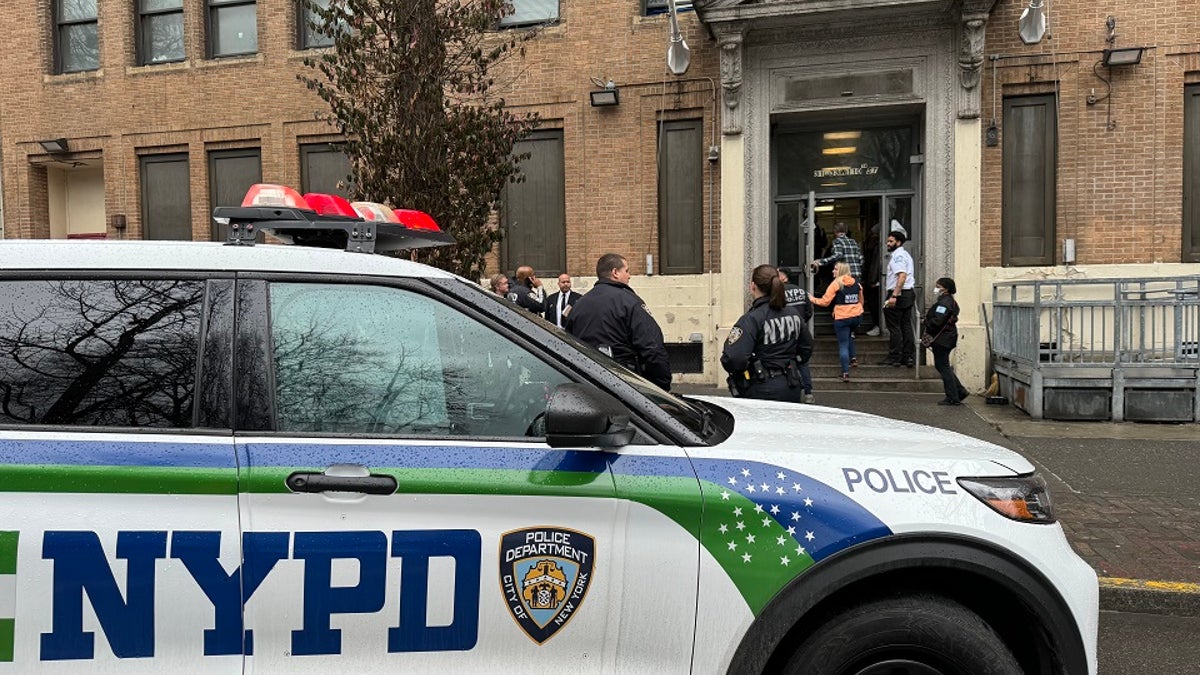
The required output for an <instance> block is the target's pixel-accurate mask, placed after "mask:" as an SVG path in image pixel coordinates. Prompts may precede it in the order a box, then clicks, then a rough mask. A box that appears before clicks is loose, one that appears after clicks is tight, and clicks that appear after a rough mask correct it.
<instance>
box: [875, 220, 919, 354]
mask: <svg viewBox="0 0 1200 675" xmlns="http://www.w3.org/2000/svg"><path fill="white" fill-rule="evenodd" d="M907 240H908V237H906V236H905V235H904V233H903V232H901V231H899V230H895V231H893V232H892V233H891V234H889V235H888V238H887V249H888V252H890V253H891V257H890V258H888V266H887V286H886V288H887V290H888V299H887V302H886V303H885V304H884V306H883V317H884V319H885V320H887V329H888V332H889V333H890V334H891V335H890V336H889V339H888V357H887V359H885V360H884V361H883V362H882V363H881V364H880V365H891V366H896V367H901V366H905V367H908V368H912V367H913V366H914V365H916V360H915V359H916V354H915V350H916V343H915V341H914V340H913V325H912V321H913V316H912V313H913V305H914V304H915V303H916V293H915V292H914V291H913V285H914V284H915V283H916V281H917V280H916V278H915V277H914V275H913V259H912V256H911V255H909V254H908V251H905V250H904V242H905V241H907Z"/></svg>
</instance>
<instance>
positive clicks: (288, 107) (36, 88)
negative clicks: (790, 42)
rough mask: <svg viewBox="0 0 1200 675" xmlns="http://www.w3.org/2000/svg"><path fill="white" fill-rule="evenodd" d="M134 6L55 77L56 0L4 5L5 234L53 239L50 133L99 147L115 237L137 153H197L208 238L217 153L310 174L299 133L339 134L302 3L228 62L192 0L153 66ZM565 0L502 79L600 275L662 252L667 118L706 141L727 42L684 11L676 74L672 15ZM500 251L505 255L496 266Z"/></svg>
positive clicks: (268, 17)
mask: <svg viewBox="0 0 1200 675" xmlns="http://www.w3.org/2000/svg"><path fill="white" fill-rule="evenodd" d="M135 5H136V3H135V2H133V1H132V0H130V1H128V2H115V1H113V2H110V1H107V0H103V1H101V2H99V3H98V6H99V13H100V14H99V24H98V25H99V32H100V50H101V56H100V63H101V69H100V70H98V71H94V72H88V73H74V74H66V75H54V74H52V73H53V47H52V45H53V39H52V38H53V30H54V27H53V23H52V9H51V2H50V0H5V2H3V3H0V29H2V30H3V34H4V35H5V36H6V42H5V49H4V51H3V55H0V65H2V66H3V69H4V72H5V73H6V74H7V78H6V79H7V82H8V87H7V88H6V90H7V95H5V96H4V97H2V98H0V138H2V144H3V147H2V149H0V150H2V155H0V156H2V157H3V179H4V197H5V198H4V205H5V226H6V227H5V232H6V236H10V237H14V236H16V237H31V236H48V232H49V230H48V227H47V225H46V221H47V214H46V207H45V202H46V198H45V193H46V182H45V170H44V168H39V167H40V166H42V165H43V164H44V163H45V162H47V161H50V160H51V158H50V157H48V156H47V155H46V154H45V153H44V152H43V151H42V150H41V148H40V147H39V146H38V145H37V141H38V140H44V139H49V138H59V137H66V138H68V139H70V143H71V149H72V151H78V152H81V153H86V154H87V155H88V156H89V157H98V158H99V159H101V160H102V162H103V167H104V184H105V208H106V211H107V214H106V218H105V220H106V222H110V223H111V218H110V217H109V216H111V215H114V214H124V215H125V216H126V218H127V223H128V226H127V229H126V230H125V231H124V233H117V232H115V231H112V232H110V236H119V235H121V236H125V237H127V238H139V237H141V236H142V231H143V226H142V223H141V217H140V198H141V196H140V194H139V180H138V158H139V156H141V155H144V154H149V153H159V152H187V153H188V155H189V165H190V175H191V186H190V188H191V204H192V225H193V228H192V229H193V235H194V236H195V238H197V239H207V238H208V236H209V231H210V218H209V215H210V213H211V204H210V203H209V186H208V175H207V174H208V159H207V154H208V152H209V151H210V150H216V149H226V148H235V147H260V148H261V156H262V175H263V180H264V181H268V182H279V183H284V184H291V185H298V184H299V182H300V166H299V153H298V150H297V146H298V144H299V143H303V142H314V141H322V140H330V138H331V137H330V136H329V134H330V132H331V129H330V127H328V126H327V125H325V124H324V123H321V122H317V121H315V119H314V117H315V114H316V113H317V112H319V111H324V110H325V109H326V106H325V104H324V103H323V102H322V101H321V100H320V99H319V98H318V97H317V96H316V95H314V94H312V93H310V92H308V91H307V90H306V89H305V87H304V85H303V84H302V83H301V82H299V81H297V79H296V76H297V75H298V74H300V73H304V72H310V71H309V70H308V69H307V68H305V67H304V66H303V64H302V59H303V57H304V55H305V52H300V51H297V50H296V49H295V45H296V37H295V30H296V25H297V21H296V14H295V12H296V6H295V0H259V2H258V49H259V51H258V53H257V54H254V55H250V56H245V57H234V58H226V59H207V58H205V56H206V43H205V11H206V10H205V7H206V3H205V1H204V0H184V33H185V51H186V60H185V61H183V62H180V63H169V64H160V65H152V66H138V65H137V49H136V44H135V37H134V23H135V21H136V14H135V10H134V7H135ZM560 11H561V20H560V21H559V22H558V23H557V24H556V25H553V26H549V27H547V28H545V29H544V31H543V32H542V34H541V35H539V36H538V37H537V38H536V39H534V40H533V41H532V42H529V43H527V45H526V52H527V53H526V56H525V58H523V59H513V60H511V61H509V62H508V63H507V64H505V66H504V67H502V68H500V69H499V70H498V72H497V73H496V76H497V77H496V79H497V82H499V83H500V85H501V86H502V87H503V88H504V96H505V97H506V100H507V101H508V103H509V104H510V105H512V106H513V107H514V108H516V109H518V110H536V111H537V112H539V113H540V114H541V115H542V117H543V118H544V119H545V120H546V124H547V126H550V127H560V128H562V129H563V133H564V152H565V155H566V157H565V160H566V173H567V176H566V201H567V248H568V250H567V261H568V269H569V270H570V271H571V272H572V273H575V274H587V273H590V271H592V270H594V266H595V260H596V257H597V256H598V255H600V254H601V253H603V252H605V251H609V250H616V251H621V252H623V253H626V254H627V255H628V256H629V258H630V262H631V265H632V266H633V267H634V271H635V272H639V271H642V269H643V268H644V266H645V254H646V253H654V254H656V257H657V253H658V251H657V246H658V239H657V220H658V216H657V173H656V167H655V162H656V158H655V148H656V137H657V136H656V134H657V132H656V122H657V121H658V120H659V119H686V118H702V119H703V120H704V124H705V149H707V145H708V144H710V143H712V142H713V141H712V138H713V134H712V132H713V113H714V101H715V99H714V95H716V96H717V97H718V98H719V77H718V74H717V62H716V57H717V51H716V47H715V44H714V43H713V42H712V40H711V39H709V38H708V37H707V33H706V32H705V31H704V30H703V29H702V27H701V26H700V25H699V21H698V20H697V19H696V17H695V14H694V13H691V12H686V13H684V14H683V15H682V24H683V27H684V30H685V33H686V38H687V40H688V43H689V45H691V46H692V48H693V62H692V67H691V70H690V71H689V73H688V74H687V76H685V77H684V78H673V77H671V76H669V75H667V73H666V69H665V61H666V59H665V54H666V46H667V19H666V17H665V16H656V17H644V16H642V13H641V2H640V0H598V1H596V2H589V3H581V2H562V3H561V10H560ZM506 35H510V34H509V33H507V32H500V33H498V34H497V36H496V37H497V39H499V38H503V37H505V36H506ZM591 77H601V78H605V79H612V80H614V81H615V82H616V83H617V84H618V85H619V86H620V88H621V105H620V106H619V107H617V108H592V107H591V106H590V103H589V98H588V92H589V91H591V90H592V89H593V88H594V85H592V83H591V81H590V78H591ZM664 82H665V84H664ZM714 87H715V88H717V89H718V91H715V92H714ZM717 142H718V144H719V139H717ZM717 171H718V167H717V166H707V167H706V169H705V181H704V185H705V188H704V189H705V192H706V194H705V216H704V218H705V219H704V227H705V233H706V234H705V237H706V241H705V256H706V264H705V266H704V267H705V269H709V268H710V265H709V264H708V261H711V263H712V265H711V266H713V267H715V266H716V265H718V264H719V261H718V260H717V253H718V252H719V250H720V243H719V236H720V230H719V227H718V226H717V223H716V222H715V219H716V214H718V213H719V210H720V204H719V202H718V200H717V194H716V191H717V190H718V189H719V176H718V175H717ZM39 172H40V173H39ZM39 177H40V178H39ZM39 181H40V182H39ZM710 190H711V191H712V192H713V194H712V198H711V199H710V198H709V194H708V193H709V191H710ZM710 209H711V212H710ZM497 260H498V258H497V256H496V255H493V256H492V265H490V266H489V267H490V268H491V269H495V267H496V262H497Z"/></svg>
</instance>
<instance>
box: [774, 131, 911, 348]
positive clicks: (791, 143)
mask: <svg viewBox="0 0 1200 675" xmlns="http://www.w3.org/2000/svg"><path fill="white" fill-rule="evenodd" d="M920 128H921V125H920V121H919V120H914V119H905V120H896V121H893V122H882V123H871V124H863V125H853V124H851V125H846V124H845V123H844V122H835V123H829V122H825V123H821V120H817V121H815V122H804V121H803V120H801V121H800V122H788V121H781V123H780V124H778V125H776V126H775V128H774V130H773V133H772V137H771V174H772V213H771V262H772V263H774V264H775V265H776V266H778V267H781V268H784V269H785V270H786V271H787V273H788V277H789V279H790V280H791V282H792V283H794V284H797V285H799V286H801V287H802V288H805V289H806V290H808V291H809V292H810V293H811V294H814V295H816V296H818V297H820V296H821V295H823V294H824V293H825V291H826V289H827V288H828V286H829V284H830V283H831V282H832V281H833V265H832V264H830V265H823V266H819V267H818V269H816V270H813V269H812V268H811V266H810V263H812V262H813V261H816V260H820V259H822V258H825V257H827V256H829V255H831V254H832V253H833V245H834V239H835V237H836V234H835V230H836V229H837V226H838V224H839V223H843V224H845V225H846V228H847V236H849V237H850V238H852V239H854V241H855V242H857V243H858V245H859V248H860V249H861V250H862V254H863V269H862V275H861V277H862V278H861V281H862V282H863V284H864V286H865V287H866V291H867V293H866V299H865V304H866V309H867V311H866V313H865V316H864V320H863V327H862V329H861V330H863V331H867V330H870V329H872V328H874V327H875V326H876V325H877V323H881V322H882V314H881V312H880V311H879V308H880V307H881V302H882V296H883V294H884V293H885V291H886V289H885V279H886V272H887V254H888V251H887V244H886V242H887V238H888V234H889V233H890V232H892V231H894V230H897V229H899V230H902V231H903V232H904V233H905V234H906V236H907V238H908V241H907V242H906V244H905V248H906V249H907V250H908V252H909V253H910V254H911V255H912V257H913V261H914V264H915V266H916V268H917V270H916V271H917V274H916V277H917V280H918V283H919V282H920V279H921V274H920V268H921V264H922V261H923V259H924V256H923V255H922V247H923V239H924V238H923V236H922V227H921V210H922V209H921V199H920V195H921V175H922V168H923V164H922V155H921V153H920V136H921V133H920ZM816 309H817V311H816V314H815V317H814V332H815V333H816V334H817V335H821V334H832V328H831V325H832V322H831V320H830V318H829V314H830V310H828V309H825V308H816Z"/></svg>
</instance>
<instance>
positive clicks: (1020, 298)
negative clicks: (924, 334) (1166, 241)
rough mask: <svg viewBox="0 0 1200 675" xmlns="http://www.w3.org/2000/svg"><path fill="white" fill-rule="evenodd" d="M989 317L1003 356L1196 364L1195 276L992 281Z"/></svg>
mask: <svg viewBox="0 0 1200 675" xmlns="http://www.w3.org/2000/svg"><path fill="white" fill-rule="evenodd" d="M992 322H993V325H994V340H993V344H992V352H993V357H994V358H995V359H997V360H999V361H1000V362H1005V361H1007V362H1011V363H1013V364H1019V365H1024V366H1027V367H1030V368H1039V367H1040V366H1041V365H1042V364H1053V365H1054V366H1055V367H1096V366H1110V367H1117V366H1120V365H1124V364H1136V365H1138V366H1139V367H1142V366H1145V367H1156V366H1162V367H1178V366H1196V365H1197V359H1198V352H1200V349H1198V346H1200V275H1195V276H1187V277H1176V278H1139V279H1048V280H1030V281H1003V282H996V283H995V284H994V285H993V287H992Z"/></svg>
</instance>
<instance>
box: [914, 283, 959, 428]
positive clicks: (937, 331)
mask: <svg viewBox="0 0 1200 675" xmlns="http://www.w3.org/2000/svg"><path fill="white" fill-rule="evenodd" d="M957 290H958V289H957V287H956V286H955V284H954V279H951V278H950V277H942V278H941V279H938V280H937V285H935V286H934V287H933V294H934V296H935V297H936V298H937V300H936V301H935V302H934V303H933V304H932V305H930V306H929V311H928V312H925V327H924V328H925V334H924V336H923V337H922V338H921V344H927V345H928V346H929V349H930V351H932V352H933V365H934V367H936V368H937V371H938V374H939V375H941V376H942V389H943V390H944V391H945V393H946V398H944V399H942V400H940V401H938V405H962V401H963V399H965V398H966V397H967V394H968V392H967V389H966V387H964V386H962V382H959V381H958V375H955V374H954V366H952V365H950V352H953V351H954V348H955V347H957V346H958V302H957V301H955V299H954V293H955V292H956V291H957Z"/></svg>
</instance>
